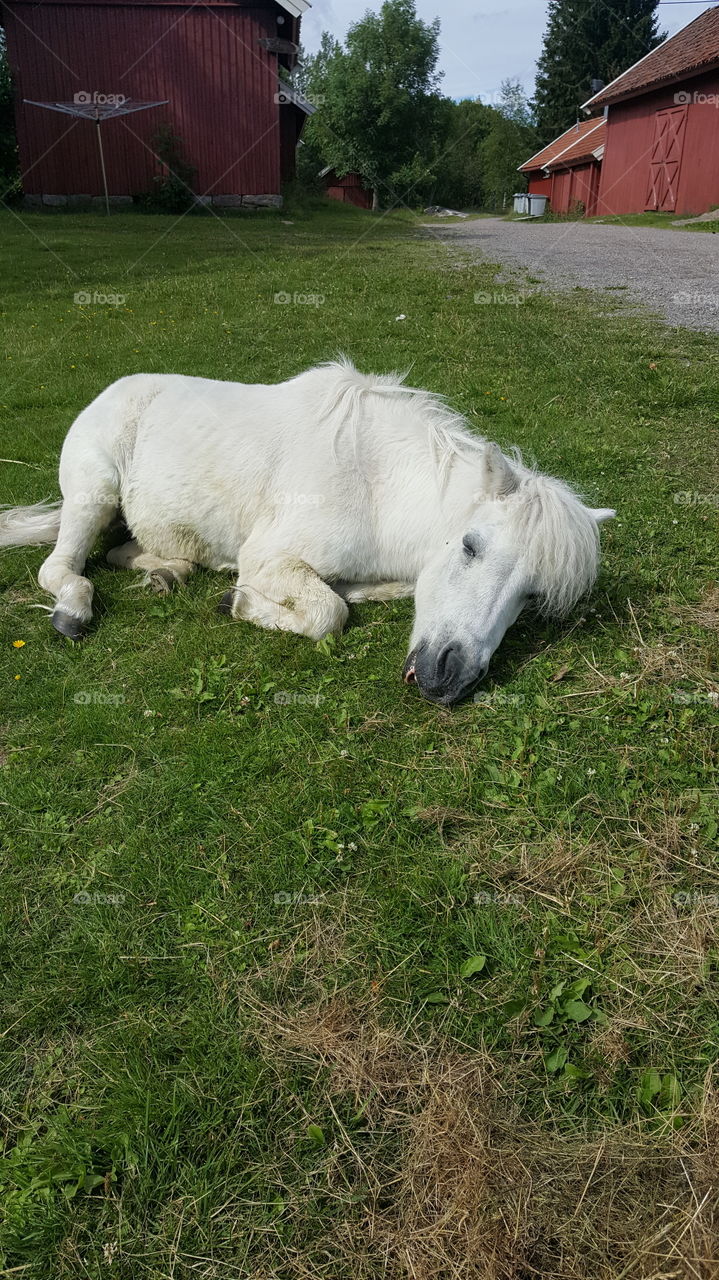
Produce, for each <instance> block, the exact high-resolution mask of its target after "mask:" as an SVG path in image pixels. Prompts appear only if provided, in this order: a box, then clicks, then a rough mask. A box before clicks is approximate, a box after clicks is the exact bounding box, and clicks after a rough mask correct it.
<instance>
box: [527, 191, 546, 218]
mask: <svg viewBox="0 0 719 1280" xmlns="http://www.w3.org/2000/svg"><path fill="white" fill-rule="evenodd" d="M547 199H548V197H547V196H527V203H528V205H529V209H528V213H529V216H530V218H541V217H542V216H543V215H544V214H545V213H546V211H547Z"/></svg>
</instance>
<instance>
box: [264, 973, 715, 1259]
mask: <svg viewBox="0 0 719 1280" xmlns="http://www.w3.org/2000/svg"><path fill="white" fill-rule="evenodd" d="M256 1011H257V1012H259V1013H260V1014H261V1019H260V1021H261V1023H262V1042H263V1051H264V1053H265V1055H266V1056H268V1057H271V1059H272V1062H273V1066H274V1067H275V1069H278V1064H279V1063H280V1062H282V1063H284V1064H285V1067H286V1069H290V1067H292V1068H293V1069H294V1070H297V1069H298V1068H300V1067H301V1068H302V1069H307V1068H310V1069H311V1070H312V1071H313V1073H314V1074H315V1080H316V1083H319V1082H321V1088H322V1090H323V1091H324V1095H325V1096H324V1102H325V1103H326V1106H327V1108H328V1109H329V1110H330V1111H331V1113H332V1115H333V1117H334V1122H333V1126H332V1133H331V1134H329V1133H328V1135H327V1145H326V1146H325V1148H324V1149H323V1152H322V1175H321V1176H322V1184H321V1188H320V1187H319V1186H318V1185H317V1180H318V1179H319V1177H320V1175H319V1171H317V1174H316V1182H315V1187H316V1193H317V1194H318V1195H320V1198H321V1197H322V1196H324V1197H325V1198H326V1197H330V1198H332V1199H333V1201H334V1203H335V1205H336V1204H337V1202H338V1201H340V1202H341V1201H342V1200H343V1199H344V1200H345V1205H344V1206H343V1209H342V1211H341V1212H340V1215H339V1216H340V1221H339V1224H338V1223H337V1221H336V1214H335V1220H334V1221H333V1227H332V1230H331V1232H328V1233H327V1235H326V1237H323V1238H321V1239H317V1238H316V1237H315V1238H314V1239H313V1240H312V1242H311V1244H307V1245H306V1246H304V1247H303V1246H301V1245H300V1244H299V1243H297V1244H295V1245H292V1246H290V1245H288V1244H286V1243H284V1242H283V1240H282V1238H281V1236H279V1235H278V1236H277V1237H273V1238H272V1241H271V1243H266V1252H267V1258H266V1263H267V1265H266V1270H264V1271H263V1272H262V1275H263V1277H264V1280H270V1278H271V1277H282V1280H310V1277H312V1280H322V1278H323V1277H326V1280H340V1277H341V1278H342V1280H344V1278H345V1277H348V1278H349V1277H352V1280H376V1278H378V1277H387V1278H391V1280H534V1277H537V1278H539V1277H541V1280H713V1278H715V1277H716V1276H718V1275H719V1232H718V1229H717V1228H718V1225H719V1224H718V1219H717V1207H718V1201H717V1185H718V1182H717V1180H718V1178H719V1165H718V1162H717V1139H718V1138H719V1103H718V1102H717V1097H716V1095H715V1093H714V1090H713V1088H712V1084H711V1080H708V1081H707V1086H706V1097H705V1101H704V1106H703V1108H702V1110H701V1114H700V1116H699V1117H698V1118H696V1119H695V1120H694V1121H692V1122H691V1124H687V1125H686V1126H685V1128H684V1129H682V1130H681V1131H680V1132H675V1131H673V1130H672V1129H671V1127H670V1126H667V1129H666V1131H665V1132H661V1133H660V1132H654V1133H651V1132H647V1131H646V1130H642V1129H641V1128H639V1127H629V1126H627V1127H622V1126H620V1125H617V1126H615V1127H613V1128H612V1129H611V1130H607V1131H606V1132H604V1133H601V1134H598V1135H591V1136H589V1135H587V1136H583V1135H582V1134H581V1133H580V1134H575V1135H571V1134H567V1133H563V1132H560V1131H559V1130H557V1129H556V1128H554V1127H552V1126H551V1124H550V1123H547V1124H546V1125H542V1124H538V1123H527V1122H526V1121H522V1120H521V1119H520V1118H519V1117H518V1115H517V1113H516V1110H515V1108H514V1107H513V1104H512V1101H511V1098H510V1097H509V1093H508V1080H507V1077H506V1076H505V1075H503V1074H502V1073H500V1072H499V1071H498V1070H497V1068H496V1067H495V1066H494V1065H493V1063H492V1061H491V1059H490V1058H489V1056H488V1055H487V1054H486V1053H483V1052H474V1051H473V1052H468V1051H467V1050H466V1049H461V1048H460V1049H457V1048H454V1049H453V1048H451V1047H449V1046H448V1045H446V1044H442V1043H441V1042H440V1041H437V1042H436V1043H434V1044H427V1043H420V1042H419V1041H418V1040H417V1039H416V1038H414V1037H412V1035H411V1032H410V1034H409V1036H408V1035H404V1036H403V1035H402V1034H400V1033H399V1032H398V1031H395V1030H393V1029H391V1028H387V1027H383V1026H382V1025H381V1024H380V1022H379V1020H378V1017H377V1010H376V1008H375V1007H372V1006H369V1005H366V1004H365V1005H364V1007H361V1008H357V1007H353V1006H352V1005H351V1004H350V1003H349V1002H348V1000H347V999H345V998H343V997H341V996H335V997H334V998H332V999H330V1000H328V1001H326V1002H325V1003H323V1004H320V1005H316V1006H314V1007H312V1008H310V1009H304V1010H303V1011H300V1012H298V1013H297V1014H295V1015H294V1016H292V1017H290V1018H287V1017H286V1016H285V1017H283V1018H282V1019H281V1022H280V1021H279V1020H278V1018H277V1013H276V1010H274V1009H271V1008H268V1007H262V1008H261V1009H257V1010H256ZM604 1034H605V1035H606V1034H607V1033H606V1032H605V1033H604ZM614 1051H615V1052H619V1053H621V1048H620V1047H619V1045H618V1044H617V1045H615V1046H614ZM348 1106H352V1107H355V1106H356V1107H357V1108H359V1109H361V1114H362V1122H361V1130H360V1131H356V1130H354V1129H351V1128H350V1127H349V1126H348V1125H347V1124H346V1123H344V1122H343V1121H342V1120H341V1119H340V1115H339V1112H342V1113H343V1114H344V1113H346V1111H347V1107H348ZM288 1158H291V1157H290V1156H289V1153H288ZM294 1208H295V1211H297V1212H300V1211H301V1209H300V1207H299V1206H294ZM257 1274H258V1275H259V1274H260V1273H259V1272H258V1273H257Z"/></svg>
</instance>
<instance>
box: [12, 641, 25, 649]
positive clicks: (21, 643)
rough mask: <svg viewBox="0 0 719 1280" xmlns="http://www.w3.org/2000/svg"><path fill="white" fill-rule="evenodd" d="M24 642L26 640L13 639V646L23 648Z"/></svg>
mask: <svg viewBox="0 0 719 1280" xmlns="http://www.w3.org/2000/svg"><path fill="white" fill-rule="evenodd" d="M24 644H25V641H24V640H13V642H12V647H13V649H22V648H23V646H24Z"/></svg>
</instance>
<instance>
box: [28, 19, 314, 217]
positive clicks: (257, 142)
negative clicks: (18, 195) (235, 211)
mask: <svg viewBox="0 0 719 1280" xmlns="http://www.w3.org/2000/svg"><path fill="white" fill-rule="evenodd" d="M276 12H277V10H276V7H275V6H274V4H271V3H265V4H263V3H262V0H255V3H254V4H251V5H248V4H247V3H243V0H235V3H231V4H228V3H224V2H223V0H212V3H207V2H206V0H199V3H196V4H195V5H194V6H187V5H179V4H175V3H162V2H160V3H157V0H155V2H154V3H148V2H145V3H143V4H139V3H133V2H132V0H129V2H128V0H125V2H124V3H122V4H117V3H105V2H104V0H91V2H90V3H87V2H85V0H74V2H73V3H69V4H68V3H53V2H52V0H50V2H48V0H40V2H39V3H33V4H29V3H24V2H23V0H9V2H8V3H7V4H6V5H4V7H3V17H4V22H5V27H6V31H7V41H8V53H9V58H10V65H11V68H12V72H13V76H14V81H15V88H16V93H17V98H18V99H19V102H18V104H17V128H18V144H19V150H20V164H21V169H22V172H23V175H24V176H23V187H24V190H25V192H26V193H28V194H64V195H71V194H90V195H99V194H100V193H101V191H102V184H101V175H100V165H99V160H98V155H97V140H96V137H95V125H93V124H91V123H88V122H87V121H85V120H80V121H74V120H73V119H72V118H71V117H70V116H66V115H59V114H57V113H56V112H51V111H44V110H41V109H40V108H39V107H32V106H24V105H22V99H23V98H34V99H37V100H39V101H53V100H55V101H65V102H66V101H72V100H73V98H74V95H75V94H76V93H78V92H87V93H90V94H92V93H95V92H97V93H101V94H123V95H124V96H125V97H126V98H134V99H135V100H139V101H142V100H144V101H152V100H159V99H163V98H167V99H169V103H168V105H167V106H163V107H159V108H155V109H153V110H150V111H147V112H139V113H137V114H136V115H130V116H127V117H124V118H121V119H116V120H109V121H107V122H106V123H105V124H103V125H102V130H103V139H104V146H105V156H106V164H107V172H108V186H109V190H110V194H111V195H136V194H140V193H142V192H146V191H149V190H151V188H152V186H153V176H154V175H155V174H157V173H159V172H161V166H160V164H159V163H158V161H157V159H156V158H155V156H154V155H153V154H152V149H151V139H152V136H153V134H154V133H155V132H156V130H157V128H158V125H160V124H161V123H164V122H168V123H170V124H171V125H172V128H173V130H174V131H175V133H176V134H178V135H179V137H180V138H181V139H182V142H183V144H184V148H183V150H184V155H185V157H186V159H187V160H188V161H189V162H190V163H191V164H193V165H195V167H196V169H197V182H196V188H195V189H196V191H197V192H198V194H202V195H275V194H278V193H279V191H280V114H279V113H280V111H290V110H293V109H292V108H288V107H280V106H279V105H278V104H277V103H276V102H275V94H276V91H277V57H276V55H274V54H272V53H270V52H268V51H267V50H265V49H263V48H262V47H261V46H260V44H259V43H258V41H259V39H260V37H264V36H276V35H277V34H278V30H279V28H278V26H277V22H276Z"/></svg>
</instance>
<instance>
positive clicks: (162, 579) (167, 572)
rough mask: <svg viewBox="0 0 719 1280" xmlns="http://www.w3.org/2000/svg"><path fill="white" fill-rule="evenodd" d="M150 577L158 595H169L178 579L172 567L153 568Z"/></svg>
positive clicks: (152, 586)
mask: <svg viewBox="0 0 719 1280" xmlns="http://www.w3.org/2000/svg"><path fill="white" fill-rule="evenodd" d="M148 577H149V582H150V586H151V588H152V590H153V591H154V592H155V595H157V596H169V594H170V592H171V591H172V588H173V587H174V585H175V582H176V581H177V579H176V578H175V575H174V573H173V572H172V570H171V569H152V570H151V571H150V573H149V575H148Z"/></svg>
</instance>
